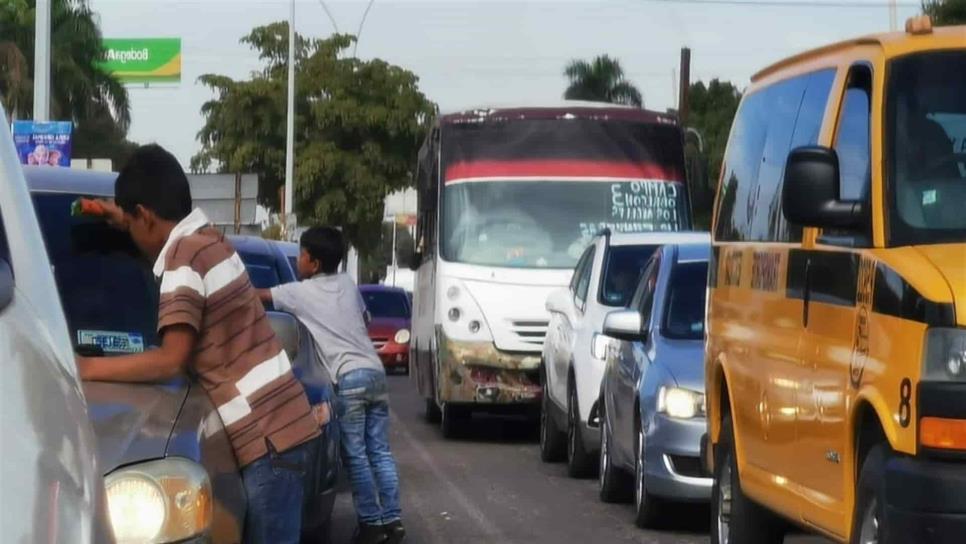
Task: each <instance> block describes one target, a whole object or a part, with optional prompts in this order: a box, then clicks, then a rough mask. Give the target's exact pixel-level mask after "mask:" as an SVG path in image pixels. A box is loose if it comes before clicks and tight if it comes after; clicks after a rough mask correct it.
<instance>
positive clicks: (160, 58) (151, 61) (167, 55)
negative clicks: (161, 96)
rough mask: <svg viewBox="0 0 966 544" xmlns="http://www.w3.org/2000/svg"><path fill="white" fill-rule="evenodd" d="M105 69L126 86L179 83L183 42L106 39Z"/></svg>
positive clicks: (171, 40) (177, 40)
mask: <svg viewBox="0 0 966 544" xmlns="http://www.w3.org/2000/svg"><path fill="white" fill-rule="evenodd" d="M104 49H105V51H104V62H103V63H102V64H101V66H102V67H103V68H104V69H105V70H107V71H108V72H110V73H111V74H113V75H114V77H116V78H118V79H119V80H121V82H123V83H125V84H138V83H144V84H148V83H179V82H180V81H181V38H104Z"/></svg>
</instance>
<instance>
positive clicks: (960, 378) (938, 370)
mask: <svg viewBox="0 0 966 544" xmlns="http://www.w3.org/2000/svg"><path fill="white" fill-rule="evenodd" d="M923 379H926V380H937V381H947V382H948V381H952V382H964V381H966V329H952V328H936V329H929V332H927V333H926V352H925V362H924V363H923Z"/></svg>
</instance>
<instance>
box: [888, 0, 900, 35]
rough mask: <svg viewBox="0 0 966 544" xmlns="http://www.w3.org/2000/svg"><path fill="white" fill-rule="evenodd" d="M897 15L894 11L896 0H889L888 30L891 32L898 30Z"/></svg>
mask: <svg viewBox="0 0 966 544" xmlns="http://www.w3.org/2000/svg"><path fill="white" fill-rule="evenodd" d="M898 17H899V16H898V14H897V13H896V0H889V30H890V31H892V32H895V31H896V30H899V21H898Z"/></svg>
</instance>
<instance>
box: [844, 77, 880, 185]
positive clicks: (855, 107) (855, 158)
mask: <svg viewBox="0 0 966 544" xmlns="http://www.w3.org/2000/svg"><path fill="white" fill-rule="evenodd" d="M871 89H872V72H871V71H870V70H869V68H868V67H866V66H855V67H853V68H852V69H851V70H850V72H849V82H848V86H847V87H846V90H845V97H844V99H843V100H842V113H841V114H840V116H839V128H838V132H837V134H836V137H835V151H836V152H837V153H838V155H839V176H840V177H839V179H840V185H839V198H841V199H842V200H864V199H865V198H867V197H868V195H869V185H870V183H871V180H872V170H871V162H872V161H871V159H870V147H871V146H870V143H869V139H870V128H869V113H870V111H871V110H870V107H871V103H872V101H871V98H870V97H871V94H872V93H871Z"/></svg>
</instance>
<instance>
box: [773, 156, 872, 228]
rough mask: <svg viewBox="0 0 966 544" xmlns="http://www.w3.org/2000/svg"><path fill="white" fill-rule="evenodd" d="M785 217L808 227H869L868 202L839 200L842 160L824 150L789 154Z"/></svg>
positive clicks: (783, 201)
mask: <svg viewBox="0 0 966 544" xmlns="http://www.w3.org/2000/svg"><path fill="white" fill-rule="evenodd" d="M782 213H784V214H785V218H787V219H788V220H789V221H791V222H792V223H796V224H798V225H802V226H805V227H820V228H832V229H860V228H863V227H864V226H865V224H866V208H865V203H864V202H862V201H859V200H839V156H838V154H837V153H836V152H835V150H834V149H829V148H827V147H822V146H807V147H799V148H796V149H794V150H792V152H791V154H789V156H788V160H787V161H786V163H785V180H784V187H783V189H782Z"/></svg>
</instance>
